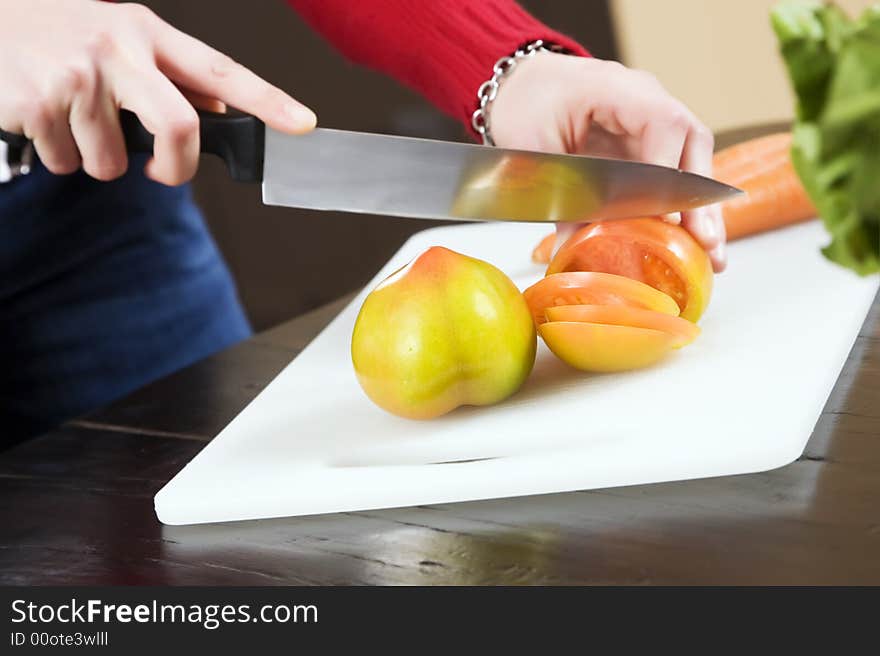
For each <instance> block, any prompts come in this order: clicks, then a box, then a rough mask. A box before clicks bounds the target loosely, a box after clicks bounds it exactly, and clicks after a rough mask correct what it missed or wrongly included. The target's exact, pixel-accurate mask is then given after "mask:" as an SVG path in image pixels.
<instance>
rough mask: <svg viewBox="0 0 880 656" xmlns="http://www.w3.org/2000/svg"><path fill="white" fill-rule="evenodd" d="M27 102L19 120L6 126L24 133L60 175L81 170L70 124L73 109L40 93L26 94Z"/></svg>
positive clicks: (47, 165) (39, 153)
mask: <svg viewBox="0 0 880 656" xmlns="http://www.w3.org/2000/svg"><path fill="white" fill-rule="evenodd" d="M25 94H26V95H25V96H24V97H25V98H26V100H23V101H22V102H21V103H18V105H19V106H18V108H17V111H16V112H15V113H17V114H18V116H19V117H20V118H19V119H18V121H17V124H16V121H9V122H7V121H6V120H5V114H6V112H4V123H3V126H4V127H5V128H6V129H7V130H9V131H10V132H14V133H21V134H23V135H24V136H26V137H27V138H28V139H30V140H31V141H32V142H33V144H34V150H36V152H37V155H39V157H40V161H41V162H42V163H43V165H44V166H45V167H46V168H47V169H48V170H49V171H51V172H52V173H55V174H56V175H66V174H68V173H73V172H74V171H76V170H77V169H78V168H79V165H80V158H79V151H78V150H77V149H76V143H75V142H74V140H73V135H72V134H71V133H70V125H69V124H68V121H67V114H68V111H69V108H68V107H67V106H65V104H64V103H63V102H61V101H60V100H56V101H50V100H47V99H46V98H44V97H42V98H41V97H40V94H39V93H38V92H37V91H36V90H27V91H26V92H25Z"/></svg>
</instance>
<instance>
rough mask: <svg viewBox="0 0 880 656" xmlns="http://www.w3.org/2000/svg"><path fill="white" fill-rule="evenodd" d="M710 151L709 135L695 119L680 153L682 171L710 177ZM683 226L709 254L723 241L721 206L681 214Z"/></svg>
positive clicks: (712, 142) (711, 139) (710, 141)
mask: <svg viewBox="0 0 880 656" xmlns="http://www.w3.org/2000/svg"><path fill="white" fill-rule="evenodd" d="M713 148H714V139H713V137H712V133H711V132H710V131H709V130H708V129H707V128H706V127H705V126H703V125H702V124H701V123H699V121H696V119H694V122H693V124H692V126H691V129H690V130H689V131H688V134H687V138H686V140H685V144H684V149H683V152H682V160H681V166H682V168H683V169H684V170H686V171H690V172H691V173H697V174H698V175H704V176H706V177H711V176H712V151H713ZM682 225H683V226H684V227H685V228H686V229H687V230H688V232H690V233H691V234H692V235H693V236H694V238H695V239H696V240H697V241H698V242H699V243H700V245H702V246H703V248H705V249H706V250H708V251H711V250H712V249H714V248H715V247H716V246H718V245H719V244H721V243H723V242H724V237H725V233H724V221H723V219H722V216H721V210H720V207H718V206H717V205H716V206H710V207H700V208H697V209H694V210H690V211H688V212H684V213H683V216H682Z"/></svg>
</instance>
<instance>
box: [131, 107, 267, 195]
mask: <svg viewBox="0 0 880 656" xmlns="http://www.w3.org/2000/svg"><path fill="white" fill-rule="evenodd" d="M119 121H120V123H121V125H122V134H123V135H124V136H125V146H126V148H127V149H128V151H129V152H132V153H152V152H153V135H152V134H150V133H149V132H148V131H147V129H146V128H145V127H144V126H143V124H142V123H141V122H140V119H138V117H137V116H135V115H134V114H133V113H132V112H130V111H128V110H125V109H123V110H122V111H121V112H119ZM199 137H200V140H201V147H200V149H199V150H200V151H201V152H203V153H210V154H212V155H217V156H218V157H220V158H221V159H222V160H223V161H224V162H226V167H227V168H228V169H229V175H231V176H232V179H233V180H235V181H237V182H262V181H263V153H264V151H265V144H266V126H265V125H264V124H263V122H262V121H261V120H260V119H258V118H256V117H255V116H251V115H250V114H217V113H215V112H206V111H202V110H199Z"/></svg>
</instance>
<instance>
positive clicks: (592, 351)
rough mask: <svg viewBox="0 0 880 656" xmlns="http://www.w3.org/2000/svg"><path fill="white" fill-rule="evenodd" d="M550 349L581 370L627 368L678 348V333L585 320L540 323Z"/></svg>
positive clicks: (643, 364)
mask: <svg viewBox="0 0 880 656" xmlns="http://www.w3.org/2000/svg"><path fill="white" fill-rule="evenodd" d="M538 332H539V333H540V334H541V337H542V338H543V339H544V342H545V343H546V344H547V346H548V347H549V348H550V350H551V351H553V353H554V354H555V355H556V357H558V358H559V359H560V360H562V361H563V362H565V363H566V364H568V365H570V366H572V367H574V368H575V369H580V370H582V371H597V372H611V371H626V370H628V369H640V368H642V367H647V366H650V365H652V364H654V363H655V362H658V361H659V360H661V359H663V358H664V357H665V356H666V355H667V354H668V353H669V352H670V351H672V350H673V349H674V348H675V344H676V339H677V338H676V336H675V335H672V334H671V333H667V332H664V331H662V330H652V329H650V328H634V327H632V326H615V325H610V324H603V323H586V322H583V321H552V322H549V323H544V324H541V325H540V326H538Z"/></svg>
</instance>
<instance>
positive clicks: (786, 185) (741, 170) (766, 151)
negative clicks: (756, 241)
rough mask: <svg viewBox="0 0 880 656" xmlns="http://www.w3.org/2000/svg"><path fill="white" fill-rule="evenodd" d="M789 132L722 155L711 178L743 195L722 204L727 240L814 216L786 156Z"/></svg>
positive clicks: (719, 156)
mask: <svg viewBox="0 0 880 656" xmlns="http://www.w3.org/2000/svg"><path fill="white" fill-rule="evenodd" d="M790 147H791V134H790V133H788V132H784V133H779V134H773V135H770V136H767V137H761V138H759V139H752V140H751V141H746V142H744V143H741V144H737V145H735V146H731V147H730V148H727V149H725V150H722V151H720V152H719V153H717V154H716V155H715V158H714V161H713V163H714V174H715V177H716V178H717V179H718V180H721V182H726V183H727V184H732V185H734V186H736V187H739V188H740V189H742V190H743V191H745V192H746V195H745V196H739V197H737V198H733V199H731V200H729V201H725V202H724V203H722V204H721V212H722V214H723V215H724V225H725V226H726V227H727V238H728V239H739V238H740V237H745V236H747V235H752V234H755V233H757V232H764V231H765V230H773V229H775V228H782V227H784V226H787V225H791V224H792V223H799V222H800V221H805V220H807V219H811V218H814V217H815V216H816V208H815V207H814V206H813V203H812V201H811V200H810V198H809V196H807V192H806V190H805V189H804V186H803V185H802V184H801V181H800V179H799V178H798V176H797V173H796V172H795V170H794V166H793V165H792V163H791V157H790V156H789V152H788V151H789V148H790Z"/></svg>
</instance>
